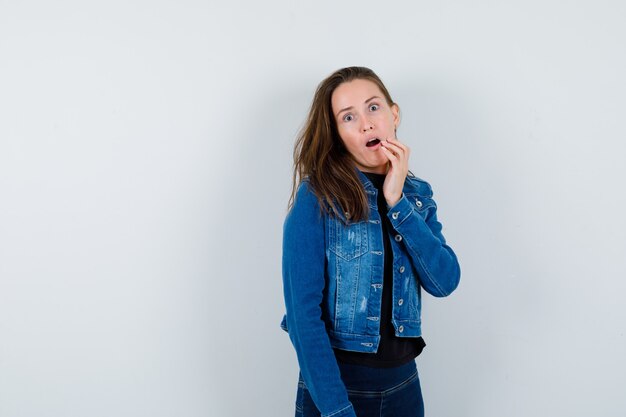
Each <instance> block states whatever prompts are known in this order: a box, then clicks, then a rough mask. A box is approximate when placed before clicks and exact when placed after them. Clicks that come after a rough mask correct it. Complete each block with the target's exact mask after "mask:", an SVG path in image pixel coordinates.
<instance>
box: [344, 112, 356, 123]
mask: <svg viewBox="0 0 626 417" xmlns="http://www.w3.org/2000/svg"><path fill="white" fill-rule="evenodd" d="M353 120H354V116H353V115H351V114H350V113H348V114H346V115H345V116H343V121H344V122H351V121H353Z"/></svg>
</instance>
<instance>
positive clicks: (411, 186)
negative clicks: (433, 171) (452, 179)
mask: <svg viewBox="0 0 626 417" xmlns="http://www.w3.org/2000/svg"><path fill="white" fill-rule="evenodd" d="M404 192H405V193H411V194H419V195H421V196H424V197H432V196H433V188H432V187H431V186H430V184H429V183H428V181H426V180H424V179H422V178H419V177H417V176H415V175H414V174H413V173H411V172H410V173H409V174H408V175H407V176H406V180H405V181H404Z"/></svg>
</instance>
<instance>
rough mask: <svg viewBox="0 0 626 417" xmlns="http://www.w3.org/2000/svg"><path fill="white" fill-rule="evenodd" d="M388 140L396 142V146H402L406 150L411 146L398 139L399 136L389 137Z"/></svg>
mask: <svg viewBox="0 0 626 417" xmlns="http://www.w3.org/2000/svg"><path fill="white" fill-rule="evenodd" d="M387 142H389V143H392V144H394V145H396V146H399V147H400V148H402V149H403V150H404V151H405V152H407V151H408V150H409V147H408V146H407V145H406V144H404V143H402V142H400V141H399V140H398V138H387Z"/></svg>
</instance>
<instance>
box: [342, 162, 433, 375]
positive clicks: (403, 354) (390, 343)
mask: <svg viewBox="0 0 626 417" xmlns="http://www.w3.org/2000/svg"><path fill="white" fill-rule="evenodd" d="M364 174H365V175H366V176H367V178H369V180H370V181H371V182H372V184H374V187H376V189H377V190H378V200H377V204H378V212H379V213H380V217H381V219H382V222H381V225H382V229H383V244H384V248H385V259H384V262H385V268H384V271H385V272H384V277H383V295H382V305H381V312H380V344H379V345H378V350H377V352H376V353H363V352H353V351H347V350H341V349H334V351H335V357H336V358H337V360H338V361H339V362H343V363H350V364H355V365H366V366H372V367H376V368H388V367H394V366H399V365H402V364H405V363H407V362H410V361H411V360H413V359H415V358H416V357H417V356H418V355H419V354H420V353H422V350H423V349H424V347H425V346H426V343H425V342H424V339H423V338H422V337H396V335H395V329H394V327H393V324H392V323H391V306H392V303H393V299H392V295H393V294H392V291H393V289H392V281H393V253H392V249H391V243H390V241H389V231H390V230H393V229H392V226H391V222H390V221H389V219H388V218H387V202H386V201H385V196H384V195H383V183H384V182H385V175H383V174H373V173H369V172H364Z"/></svg>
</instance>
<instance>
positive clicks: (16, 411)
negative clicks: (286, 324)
mask: <svg viewBox="0 0 626 417" xmlns="http://www.w3.org/2000/svg"><path fill="white" fill-rule="evenodd" d="M624 4H625V3H624V2H620V1H617V0H615V1H597V0H596V1H591V0H588V1H585V0H581V1H569V2H566V1H557V0H524V1H521V0H519V1H513V2H511V1H487V0H479V1H473V2H467V1H411V2H409V1H406V2H387V3H385V2H381V1H376V2H374V1H363V0H361V1H346V2H337V1H317V2H306V3H305V2H294V1H286V0H283V1H280V0H268V1H264V2H260V1H259V2H257V1H247V2H229V3H227V2H217V1H205V2H201V1H186V0H178V1H128V0H125V1H120V0H109V1H106V2H105V1H102V2H84V1H73V2H72V1H68V0H59V1H55V2H45V1H41V0H39V1H19V2H18V1H0V416H1V417H21V416H28V417H31V416H42V417H44V416H45V417H49V416H62V417H73V416H76V417H85V416H89V417H98V416H116V417H125V416H128V417H131V416H132V417H136V416H151V417H157V416H177V417H178V416H185V417H186V416H190V417H191V416H211V417H222V416H224V417H230V416H232V417H240V416H255V417H256V416H259V417H274V416H289V415H293V402H294V398H295V392H296V379H297V363H296V358H295V354H294V352H293V348H292V347H291V344H290V342H289V339H288V337H287V335H286V334H285V333H284V332H282V330H280V328H279V326H278V325H279V322H280V319H281V318H282V314H283V311H284V307H283V299H282V282H281V272H280V257H281V233H282V222H283V219H284V216H285V213H286V203H287V198H288V196H289V187H290V184H291V177H290V175H291V164H292V149H293V143H294V139H295V136H296V133H297V131H298V129H299V128H300V127H301V125H302V122H303V120H304V118H305V116H306V113H307V110H308V106H309V104H310V101H311V98H312V95H313V92H314V89H315V87H316V86H317V84H318V83H319V82H320V81H321V80H322V79H323V78H324V77H325V76H326V75H328V74H329V73H330V72H332V71H334V70H335V69H337V68H340V67H343V66H348V65H365V66H368V67H371V68H372V69H374V70H375V71H376V72H377V73H378V74H379V75H380V77H381V78H382V79H383V81H384V82H385V83H386V84H387V87H388V88H389V90H390V91H391V94H392V96H393V98H394V100H395V101H397V102H398V103H399V104H400V106H401V112H402V117H403V120H402V124H401V127H400V129H399V132H398V135H399V137H400V138H401V139H402V140H404V141H405V142H406V143H407V144H408V145H409V146H410V147H411V149H412V156H411V169H412V171H413V172H414V173H415V174H416V175H418V176H420V177H422V178H425V179H427V180H428V181H429V182H430V183H431V184H432V186H433V188H434V191H435V199H436V201H437V203H438V205H439V212H438V213H439V216H440V219H441V220H442V222H443V224H444V234H445V236H446V238H447V239H448V242H449V244H450V245H451V246H452V247H453V248H454V249H455V251H456V252H457V254H458V256H459V259H460V262H461V267H462V278H461V285H460V287H459V288H458V290H457V291H456V292H455V293H454V294H453V295H452V296H450V297H449V298H445V299H434V298H432V297H429V296H425V297H424V299H425V306H424V310H423V319H424V322H425V325H424V329H423V330H424V335H425V339H426V342H427V344H428V346H427V348H426V350H425V351H424V353H423V355H422V356H420V357H419V358H418V360H417V363H418V368H419V370H420V377H421V381H422V387H423V391H424V396H425V400H426V409H427V415H429V416H440V417H446V416H450V417H452V416H454V417H457V416H468V417H502V416H506V417H514V416H534V417H537V416H539V417H540V416H550V417H551V416H568V417H572V416H607V417H608V416H623V415H624V412H625V410H626V397H625V396H624V395H623V394H624V387H625V386H626V360H625V359H624V352H625V351H626V338H625V335H624V327H625V323H626V308H625V307H624V305H623V301H624V291H625V290H626V284H625V283H624V279H625V278H626V259H625V257H624V255H623V251H624V249H625V248H626V224H625V221H624V214H623V213H624V207H625V206H626V198H625V190H624V186H623V180H624V179H625V178H626V168H624V163H623V160H624V156H625V148H626V147H625V146H624V140H625V139H626V127H625V125H624V114H625V110H626V103H625V101H626V83H625V81H624V74H626V56H625V54H624V41H625V39H626V26H625V25H624V16H625V15H626V6H624Z"/></svg>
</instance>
